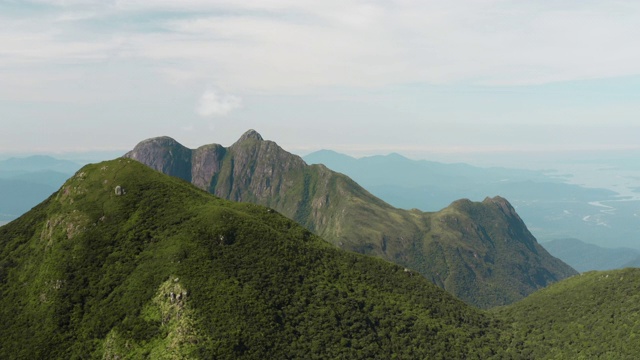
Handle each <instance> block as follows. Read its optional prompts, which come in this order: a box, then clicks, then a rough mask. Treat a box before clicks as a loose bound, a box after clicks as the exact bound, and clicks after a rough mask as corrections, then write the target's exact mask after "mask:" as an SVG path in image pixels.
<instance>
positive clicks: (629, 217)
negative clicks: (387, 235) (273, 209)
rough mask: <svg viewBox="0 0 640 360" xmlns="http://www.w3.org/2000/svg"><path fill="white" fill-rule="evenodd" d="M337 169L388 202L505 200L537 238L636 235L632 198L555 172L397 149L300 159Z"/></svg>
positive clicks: (623, 241)
mask: <svg viewBox="0 0 640 360" xmlns="http://www.w3.org/2000/svg"><path fill="white" fill-rule="evenodd" d="M304 160H305V161H306V162H307V163H309V164H324V165H326V166H327V167H329V168H331V169H333V170H334V171H338V172H341V173H343V174H345V175H347V176H349V177H351V178H352V179H354V180H355V181H356V182H358V184H360V185H362V186H363V187H364V188H366V189H367V190H369V191H371V192H372V194H374V195H376V196H377V197H379V198H381V199H382V200H384V201H386V202H388V203H390V204H391V205H393V206H396V207H399V208H404V209H412V208H417V209H420V210H423V211H437V210H440V209H442V208H444V207H446V206H448V204H450V203H451V202H452V201H455V200H456V199H461V198H468V199H472V200H481V199H484V198H485V197H487V196H495V195H499V196H502V197H504V198H507V199H509V202H510V203H511V204H513V206H514V207H515V208H516V210H517V211H518V214H519V215H520V216H521V217H522V218H523V219H524V220H525V222H526V223H527V226H528V228H529V229H530V230H531V232H532V233H533V234H534V235H535V236H536V238H537V239H538V240H539V241H541V242H547V241H551V240H554V239H562V238H579V239H582V240H585V241H588V242H589V243H594V244H599V245H601V246H615V247H620V246H632V244H636V243H637V241H638V237H637V236H638V234H637V226H633V225H632V224H637V217H636V216H635V215H634V214H635V213H636V209H637V207H638V202H624V201H619V200H620V199H619V198H618V194H617V193H616V192H614V191H611V190H607V189H597V188H586V187H582V186H578V185H573V184H567V183H565V182H564V181H565V180H566V178H563V177H560V176H556V175H557V174H556V173H553V172H552V173H546V172H542V171H530V170H517V169H506V168H479V167H474V166H470V165H467V164H443V163H438V162H432V161H426V160H411V159H407V158H405V157H403V156H401V155H398V154H390V155H385V156H369V157H363V158H359V159H356V158H353V157H350V156H347V155H344V154H339V153H336V152H334V151H330V150H322V151H318V152H315V153H312V154H309V155H307V156H305V157H304Z"/></svg>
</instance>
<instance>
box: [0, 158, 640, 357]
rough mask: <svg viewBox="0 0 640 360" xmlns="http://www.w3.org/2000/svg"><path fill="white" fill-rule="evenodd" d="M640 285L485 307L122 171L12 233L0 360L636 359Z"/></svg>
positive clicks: (6, 240) (0, 316) (108, 173)
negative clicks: (468, 303)
mask: <svg viewBox="0 0 640 360" xmlns="http://www.w3.org/2000/svg"><path fill="white" fill-rule="evenodd" d="M489 202H490V204H475V205H474V204H473V203H471V202H463V203H460V204H458V205H457V206H458V207H461V208H465V207H467V208H474V207H476V208H478V209H483V208H484V207H486V206H488V205H491V204H495V203H496V202H498V203H500V201H499V200H490V201H489ZM503 205H504V206H506V204H503ZM507 209H508V208H507ZM503 210H504V211H506V209H504V208H503ZM466 211H469V209H466ZM485 215H490V213H487V214H485ZM639 283H640V270H638V269H626V270H618V271H609V272H590V273H586V274H582V275H577V276H573V277H571V278H568V279H566V280H563V281H560V282H558V283H555V284H552V285H550V286H549V287H548V288H546V289H543V290H540V291H538V292H535V293H534V294H532V295H531V296H529V297H527V298H526V299H524V300H522V301H520V302H517V303H515V304H513V305H509V306H504V307H498V308H495V309H492V310H491V311H484V310H478V309H476V308H474V307H472V306H469V305H467V304H465V303H464V302H462V301H460V300H458V299H456V298H455V297H453V296H452V295H450V294H448V293H447V292H445V291H444V290H442V289H440V288H438V287H437V286H435V285H434V284H432V283H431V282H430V281H428V280H427V279H425V278H424V277H422V276H417V274H415V273H414V272H413V271H412V270H409V269H405V268H403V267H402V266H398V265H394V264H391V263H389V262H387V261H384V260H382V259H376V258H374V257H370V256H364V255H361V254H356V253H353V252H349V251H344V250H342V249H340V248H338V247H336V246H335V245H332V244H330V243H328V242H325V241H324V240H322V239H321V238H319V237H317V236H315V235H314V234H312V233H311V232H310V231H308V230H307V229H306V228H304V227H302V226H300V225H298V224H296V223H295V222H293V221H291V220H290V219H287V218H286V217H284V216H282V215H280V214H278V213H277V212H276V211H274V210H273V209H271V208H267V207H262V206H259V205H253V204H248V203H239V202H230V201H227V200H224V199H220V198H219V197H216V196H213V195H211V194H208V193H207V192H205V191H202V190H200V189H198V188H196V187H195V186H193V185H191V184H189V183H187V182H185V181H182V180H180V179H177V178H174V177H170V176H166V175H164V174H161V173H159V172H156V171H153V170H151V169H150V168H148V167H147V166H143V165H142V164H140V163H138V162H136V161H133V160H130V159H126V158H121V159H116V160H112V161H108V162H103V163H99V164H92V165H87V166H85V167H83V168H82V169H81V170H79V171H78V172H77V173H76V174H75V175H74V176H73V177H71V178H70V179H68V180H67V181H66V182H65V183H64V185H63V186H62V187H61V188H60V189H59V190H58V191H57V192H55V193H54V194H52V195H51V196H50V197H49V198H48V199H47V200H45V201H44V202H42V203H40V204H39V205H37V206H36V207H34V208H33V209H32V210H30V211H28V212H27V213H26V214H24V215H22V216H21V217H19V218H18V219H16V220H15V221H13V222H11V223H10V224H7V225H5V226H3V227H0V320H2V323H3V326H1V327H0V339H2V341H1V342H0V358H2V359H43V358H46V359H87V358H92V359H94V358H95V359H138V358H149V359H185V358H189V359H209V358H221V359H232V358H234V359H267V358H270V359H271V358H280V359H293V358H304V359H324V358H349V359H376V358H380V359H393V358H398V359H406V358H420V359H422V358H430V359H431V358H446V359H463V358H465V359H531V358H536V359H538V358H539V359H557V358H562V359H566V358H589V359H599V358H602V359H607V358H616V359H632V358H634V357H635V356H637V354H638V353H639V352H640V348H639V347H638V344H639V343H638V342H636V341H634V340H635V336H636V334H637V333H638V331H640V315H638V314H639V312H638V311H636V310H637V304H638V301H639V300H640V299H638V297H639V296H640V295H638V292H637V291H636V289H637V286H638V284H639Z"/></svg>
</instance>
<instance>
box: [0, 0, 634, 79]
mask: <svg viewBox="0 0 640 360" xmlns="http://www.w3.org/2000/svg"><path fill="white" fill-rule="evenodd" d="M40 2H41V3H44V4H55V5H58V6H57V7H53V8H49V7H46V9H47V10H41V11H40V12H34V14H33V15H32V16H26V17H22V18H20V15H19V14H24V13H25V12H24V11H23V12H18V13H16V14H8V15H5V16H3V15H2V14H0V22H2V23H3V24H6V26H5V27H4V28H3V30H0V49H1V50H0V55H2V56H1V57H0V58H2V59H3V60H0V62H8V61H11V63H12V64H33V66H38V64H42V63H45V64H52V63H67V64H69V63H71V64H76V63H79V64H83V63H88V62H91V61H100V60H104V61H108V60H111V58H115V57H118V59H119V60H122V61H130V62H132V63H134V62H135V63H144V64H150V66H151V67H153V68H154V69H156V70H157V71H159V72H162V73H164V74H166V75H167V77H170V80H171V81H176V80H179V81H193V80H195V81H198V79H202V78H214V79H216V83H217V84H219V85H221V86H224V88H226V89H230V90H232V91H246V90H258V91H269V92H273V91H279V90H282V89H285V90H289V89H294V90H296V91H298V90H300V89H312V88H314V87H317V86H350V87H371V86H376V87H378V86H387V85H393V84H402V83H431V84H456V83H473V84H485V85H486V84H489V85H527V84H541V83H550V82H558V81H567V80H581V79H591V78H605V77H616V76H628V75H634V74H638V73H640V50H639V48H638V47H637V46H634V45H635V43H636V39H637V38H638V37H640V27H638V26H636V24H637V23H638V22H639V21H640V4H638V3H637V2H632V1H615V2H579V1H567V2H561V3H557V2H552V3H550V2H548V1H542V0H537V1H530V2H520V1H515V0H483V1H468V0H451V1H446V2H444V1H421V2H416V1H411V0H390V1H385V2H380V1H374V2H362V1H342V0H324V1H310V0H309V1H307V0H265V1H254V2H250V1H231V0H185V1H172V0H130V1H122V0H113V1H106V2H100V1H94V0H84V1H83V0H41V1H40ZM46 11H48V12H49V13H47V12H46ZM43 14H44V15H43ZM87 16H96V17H97V19H96V21H78V20H82V19H83V18H84V17H87ZM16 17H18V20H15V19H14V18H16ZM61 20H67V21H61ZM42 34H45V35H42ZM1 65H2V64H0V66H1ZM145 66H146V65H145ZM0 70H1V69H0ZM29 70H30V69H28V68H26V66H25V69H24V73H25V74H28V73H29ZM12 71H15V70H12Z"/></svg>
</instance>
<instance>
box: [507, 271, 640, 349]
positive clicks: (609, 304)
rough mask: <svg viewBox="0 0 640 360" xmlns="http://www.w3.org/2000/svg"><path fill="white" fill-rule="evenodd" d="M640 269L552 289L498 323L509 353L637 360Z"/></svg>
mask: <svg viewBox="0 0 640 360" xmlns="http://www.w3.org/2000/svg"><path fill="white" fill-rule="evenodd" d="M639 285H640V269H624V270H613V271H606V272H596V271H593V272H588V273H584V274H581V275H579V276H574V277H571V278H570V279H567V280H564V281H561V282H559V283H556V284H553V285H551V286H549V287H548V288H546V289H543V290H540V291H538V292H536V293H534V294H532V295H531V296H529V297H527V298H526V299H524V300H522V301H520V302H518V303H516V304H513V305H511V306H509V307H506V308H502V309H498V311H496V314H497V315H498V317H499V318H500V319H501V320H502V321H504V322H505V323H507V324H509V326H508V329H507V331H509V329H510V331H512V335H513V337H512V340H511V343H510V344H509V345H508V347H507V348H508V349H509V350H508V353H510V354H515V355H516V356H517V357H521V358H526V359H637V358H638V354H640V342H638V341H637V336H638V335H637V334H638V333H640V312H638V303H640V293H638V286H639Z"/></svg>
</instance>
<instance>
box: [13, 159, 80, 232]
mask: <svg viewBox="0 0 640 360" xmlns="http://www.w3.org/2000/svg"><path fill="white" fill-rule="evenodd" d="M80 166H81V165H79V164H77V163H74V162H71V161H65V160H59V159H55V158H52V157H50V156H30V157H25V158H11V159H7V160H3V161H0V221H10V220H13V219H15V218H17V217H18V216H20V215H22V214H23V213H25V212H26V211H27V210H29V209H31V208H32V207H34V206H35V205H37V204H38V203H40V202H41V201H42V200H44V199H46V198H47V197H49V195H51V194H52V193H53V192H55V191H56V190H58V188H59V187H60V186H61V185H62V184H63V183H64V181H65V180H66V179H67V178H68V177H69V176H71V175H72V174H73V173H74V172H76V171H77V170H78V169H79V168H80Z"/></svg>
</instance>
